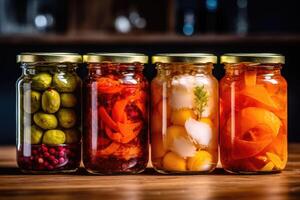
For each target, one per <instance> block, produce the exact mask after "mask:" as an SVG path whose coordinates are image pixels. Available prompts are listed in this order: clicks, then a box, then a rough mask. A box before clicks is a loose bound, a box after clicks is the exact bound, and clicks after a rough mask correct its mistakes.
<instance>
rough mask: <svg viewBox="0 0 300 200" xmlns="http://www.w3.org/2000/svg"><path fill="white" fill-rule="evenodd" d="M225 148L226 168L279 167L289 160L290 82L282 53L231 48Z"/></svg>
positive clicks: (223, 116) (224, 95) (223, 85)
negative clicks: (284, 73) (241, 51)
mask: <svg viewBox="0 0 300 200" xmlns="http://www.w3.org/2000/svg"><path fill="white" fill-rule="evenodd" d="M221 62H222V63H223V64H224V65H225V70H226V74H225V76H224V78H223V79H222V80H221V82H220V152H221V154H220V155H221V162H222V165H223V168H224V169H225V170H226V171H229V172H233V173H270V172H279V171H281V170H283V169H284V168H285V165H286V163H287V82H286V80H285V79H284V78H283V76H282V75H281V68H282V65H283V64H284V62H285V60H284V56H282V55H279V54H266V53H260V54H253V53H252V54H225V55H223V56H222V57H221Z"/></svg>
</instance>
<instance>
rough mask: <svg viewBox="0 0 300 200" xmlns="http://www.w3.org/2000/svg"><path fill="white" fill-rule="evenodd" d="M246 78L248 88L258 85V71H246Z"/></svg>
mask: <svg viewBox="0 0 300 200" xmlns="http://www.w3.org/2000/svg"><path fill="white" fill-rule="evenodd" d="M244 77H245V85H246V87H247V86H255V85H256V70H253V71H246V72H245V74H244Z"/></svg>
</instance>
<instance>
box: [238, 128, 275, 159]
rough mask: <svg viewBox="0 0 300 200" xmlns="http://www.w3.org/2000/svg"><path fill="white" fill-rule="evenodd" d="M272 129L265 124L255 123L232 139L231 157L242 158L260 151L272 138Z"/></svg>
mask: <svg viewBox="0 0 300 200" xmlns="http://www.w3.org/2000/svg"><path fill="white" fill-rule="evenodd" d="M273 138H274V137H273V134H272V130H271V129H270V128H269V127H267V126H265V125H261V124H260V125H257V126H255V127H254V128H252V129H249V130H248V131H247V132H245V133H244V134H243V135H241V136H240V137H236V138H235V139H234V143H233V147H232V157H233V159H244V158H249V157H252V156H255V155H257V154H259V153H260V152H262V151H263V150H264V148H265V147H266V146H268V145H269V144H270V143H271V142H272V140H273Z"/></svg>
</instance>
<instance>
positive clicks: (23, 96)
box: [16, 53, 82, 173]
mask: <svg viewBox="0 0 300 200" xmlns="http://www.w3.org/2000/svg"><path fill="white" fill-rule="evenodd" d="M17 62H18V63H20V65H21V68H22V69H23V73H22V75H21V77H20V78H19V79H18V81H17V84H16V88H17V163H18V166H19V168H20V169H21V170H22V171H23V172H28V173H57V172H74V171H76V170H77V169H78V167H79V165H80V158H81V88H82V86H81V85H82V82H81V80H80V78H79V77H78V76H77V74H76V72H75V70H76V68H77V66H78V63H81V62H82V57H81V56H80V55H78V54H71V53H22V54H20V55H18V56H17Z"/></svg>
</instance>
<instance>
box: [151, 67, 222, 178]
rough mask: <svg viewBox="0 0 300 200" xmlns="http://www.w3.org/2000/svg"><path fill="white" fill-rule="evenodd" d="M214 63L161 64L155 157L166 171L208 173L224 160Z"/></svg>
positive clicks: (155, 96)
mask: <svg viewBox="0 0 300 200" xmlns="http://www.w3.org/2000/svg"><path fill="white" fill-rule="evenodd" d="M212 68H213V65H212V64H203V65H192V64H175V63H174V64H172V63H171V64H157V70H158V74H157V76H156V77H155V78H154V79H153V81H152V83H151V98H152V99H151V105H152V107H151V151H152V152H151V156H152V157H151V159H152V164H153V167H154V168H155V170H156V171H158V172H160V173H179V174H189V173H208V172H211V171H213V170H214V169H215V167H216V165H217V162H218V131H219V128H218V127H219V125H218V121H219V118H218V117H219V115H218V81H217V80H216V79H215V77H214V76H213V75H212V73H211V71H212Z"/></svg>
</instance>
